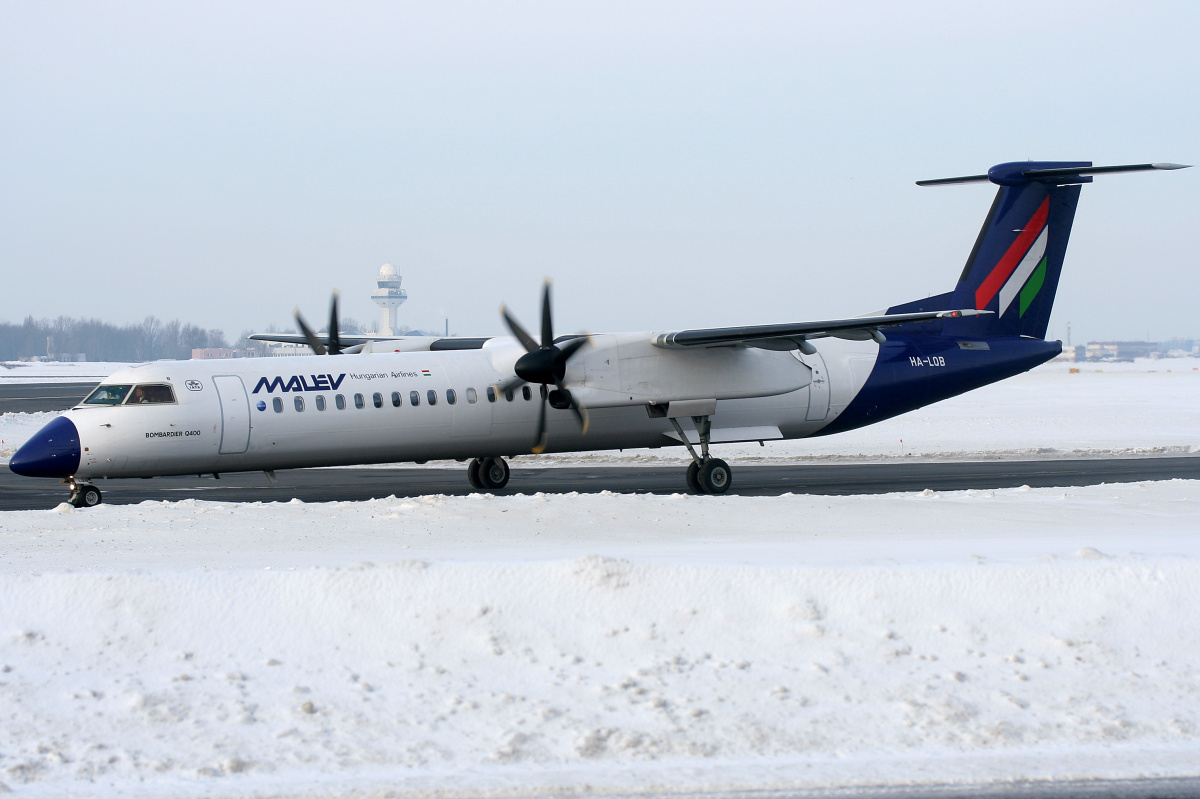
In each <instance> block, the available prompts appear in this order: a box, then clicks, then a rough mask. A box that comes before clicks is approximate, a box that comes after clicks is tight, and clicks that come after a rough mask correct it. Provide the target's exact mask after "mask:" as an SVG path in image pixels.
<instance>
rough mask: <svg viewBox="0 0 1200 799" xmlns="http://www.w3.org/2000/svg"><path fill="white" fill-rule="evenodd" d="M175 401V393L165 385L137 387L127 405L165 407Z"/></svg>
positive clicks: (153, 384)
mask: <svg viewBox="0 0 1200 799" xmlns="http://www.w3.org/2000/svg"><path fill="white" fill-rule="evenodd" d="M174 401H175V392H174V391H172V390H171V387H170V386H169V385H167V384H165V383H152V384H147V385H141V386H136V387H135V388H134V389H133V393H131V394H130V395H129V399H127V400H125V404H126V405H165V404H170V403H173V402H174Z"/></svg>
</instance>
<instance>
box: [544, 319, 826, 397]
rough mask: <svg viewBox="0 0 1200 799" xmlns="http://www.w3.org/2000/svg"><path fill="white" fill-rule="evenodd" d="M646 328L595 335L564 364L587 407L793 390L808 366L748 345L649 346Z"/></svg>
mask: <svg viewBox="0 0 1200 799" xmlns="http://www.w3.org/2000/svg"><path fill="white" fill-rule="evenodd" d="M653 340H654V335H653V334H652V333H634V334H629V333H623V334H617V335H601V336H595V337H593V340H592V345H591V346H590V347H588V348H586V349H584V350H582V351H580V352H579V353H578V354H577V355H576V356H575V357H574V358H572V359H571V361H570V363H569V364H568V366H567V374H566V381H565V382H566V385H567V386H569V387H570V390H571V394H572V395H574V396H575V397H576V398H578V399H579V401H580V402H582V403H583V404H584V405H585V406H586V407H588V408H611V407H618V406H626V405H662V404H664V403H668V402H677V401H681V400H693V399H717V400H726V399H747V398H750V397H769V396H773V395H776V394H786V393H788V392H790V391H797V390H799V389H802V388H804V387H805V386H807V385H809V384H810V383H811V382H812V370H811V369H809V368H808V367H807V366H806V365H805V364H803V363H801V362H800V361H798V360H797V359H796V358H793V357H792V356H791V354H790V353H786V352H772V351H769V350H762V349H757V348H752V347H696V348H694V349H684V348H679V349H663V348H661V347H655V346H654V345H653V344H652V343H651V342H652V341H653Z"/></svg>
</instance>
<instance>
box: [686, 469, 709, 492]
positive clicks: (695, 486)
mask: <svg viewBox="0 0 1200 799" xmlns="http://www.w3.org/2000/svg"><path fill="white" fill-rule="evenodd" d="M699 475H700V464H698V463H696V462H695V461H692V462H691V463H689V464H688V467H687V472H685V473H684V479H685V480H687V488H688V493H690V494H703V493H704V488H703V487H702V486H701V485H700V476H699Z"/></svg>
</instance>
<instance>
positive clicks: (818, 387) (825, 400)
mask: <svg viewBox="0 0 1200 799" xmlns="http://www.w3.org/2000/svg"><path fill="white" fill-rule="evenodd" d="M796 355H797V356H798V357H799V358H800V360H801V361H803V362H804V365H805V366H807V367H808V368H809V369H812V383H810V384H809V386H808V413H806V414H805V415H804V418H805V420H807V421H809V422H820V421H824V419H825V417H826V416H828V415H829V371H828V370H827V369H826V368H825V359H824V358H822V357H821V353H819V352H815V353H813V354H812V355H805V354H803V353H801V352H797V353H796Z"/></svg>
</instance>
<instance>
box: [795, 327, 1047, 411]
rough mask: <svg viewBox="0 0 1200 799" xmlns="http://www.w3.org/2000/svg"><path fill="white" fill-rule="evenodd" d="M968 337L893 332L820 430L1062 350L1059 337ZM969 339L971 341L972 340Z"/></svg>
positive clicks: (942, 394)
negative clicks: (835, 414) (837, 412)
mask: <svg viewBox="0 0 1200 799" xmlns="http://www.w3.org/2000/svg"><path fill="white" fill-rule="evenodd" d="M960 341H963V339H958V338H947V337H944V336H909V337H906V336H900V335H894V334H888V339H887V341H885V342H884V343H883V344H882V345H880V347H879V356H878V358H877V359H876V361H875V368H874V369H872V370H871V375H870V377H868V378H867V382H866V383H865V384H864V385H863V387H862V390H861V391H859V392H858V394H857V395H856V396H855V397H854V399H853V400H852V401H851V402H850V404H849V405H847V406H846V410H844V411H842V413H841V414H840V415H839V416H838V417H837V419H835V420H833V422H831V423H830V424H829V425H828V426H826V427H824V428H822V429H821V430H820V431H819V432H818V433H816V435H829V434H831V433H841V432H843V431H845V430H853V429H854V428H856V427H862V426H864V425H868V424H873V423H874V422H879V421H882V420H884V419H890V418H891V417H893V416H897V415H899V414H902V413H907V412H909V411H911V410H915V409H916V408H920V407H922V406H925V405H929V404H931V403H934V402H937V401H939V400H944V399H946V398H948V397H953V396H956V395H958V394H962V393H963V392H965V391H970V390H971V389H974V388H979V387H980V386H986V385H987V384H988V383H995V382H996V381H998V380H1003V379H1004V378H1006V377H1012V376H1013V375H1017V374H1020V373H1021V372H1027V371H1029V370H1030V369H1032V368H1033V367H1035V366H1038V365H1039V364H1043V363H1045V362H1046V361H1048V360H1050V359H1051V358H1053V357H1055V356H1056V355H1058V354H1059V353H1060V352H1062V344H1061V343H1060V342H1058V341H1043V340H1041V339H1033V338H1016V337H1009V338H994V339H985V340H975V342H974V346H976V347H978V346H979V345H980V344H981V343H986V344H987V346H988V349H986V350H985V349H964V348H963V347H962V346H960V345H959V342H960ZM971 345H972V342H968V344H967V346H971Z"/></svg>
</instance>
